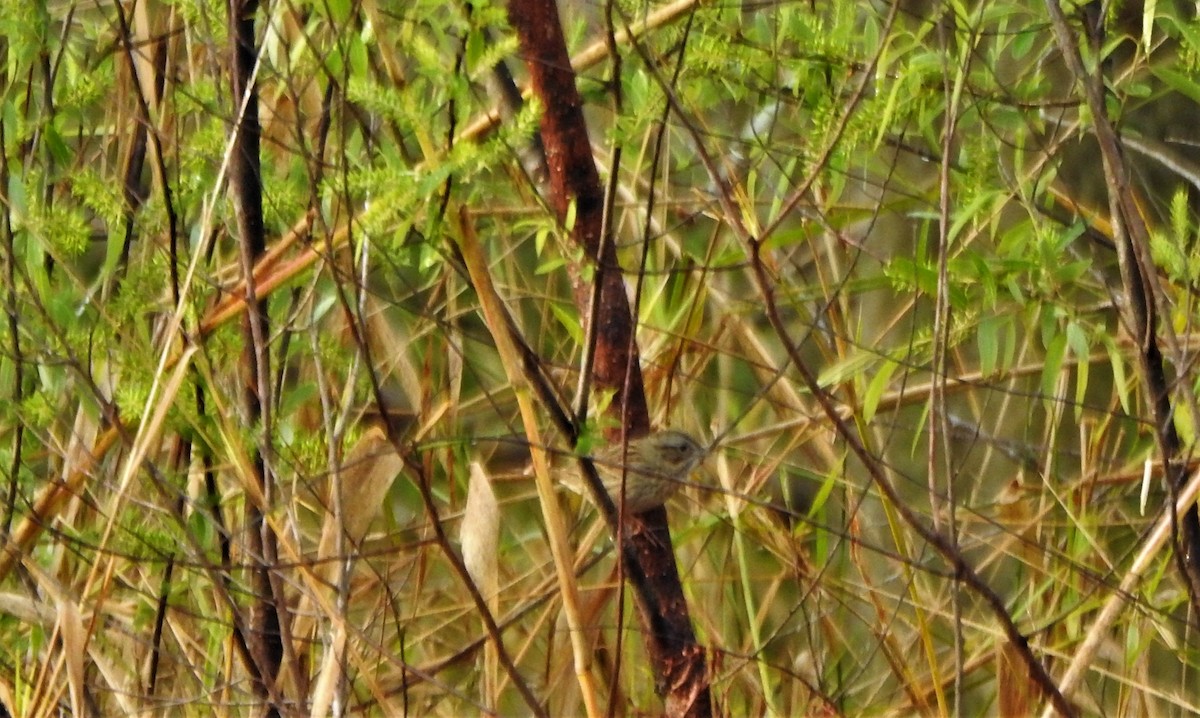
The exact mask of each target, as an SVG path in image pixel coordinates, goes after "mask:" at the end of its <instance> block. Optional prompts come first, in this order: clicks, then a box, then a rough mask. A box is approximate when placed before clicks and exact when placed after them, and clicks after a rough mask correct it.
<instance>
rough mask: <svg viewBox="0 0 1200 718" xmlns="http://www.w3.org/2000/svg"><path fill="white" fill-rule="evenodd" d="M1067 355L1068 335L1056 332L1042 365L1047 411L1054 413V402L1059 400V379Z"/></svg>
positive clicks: (1043, 393) (1044, 398) (1044, 399)
mask: <svg viewBox="0 0 1200 718" xmlns="http://www.w3.org/2000/svg"><path fill="white" fill-rule="evenodd" d="M1066 355H1067V335H1066V334H1056V335H1054V336H1053V337H1052V338H1051V339H1050V342H1049V344H1048V345H1047V347H1046V360H1045V365H1044V366H1043V367H1042V401H1043V403H1044V404H1045V406H1046V412H1047V413H1053V404H1054V402H1056V401H1058V400H1059V398H1060V397H1059V395H1058V393H1057V392H1058V379H1059V373H1060V372H1062V366H1063V361H1064V360H1065V359H1066Z"/></svg>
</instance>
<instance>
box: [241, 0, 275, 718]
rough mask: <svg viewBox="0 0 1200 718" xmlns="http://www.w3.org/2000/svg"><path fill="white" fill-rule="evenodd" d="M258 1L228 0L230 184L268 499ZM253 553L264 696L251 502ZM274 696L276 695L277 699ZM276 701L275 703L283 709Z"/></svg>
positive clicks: (265, 623)
mask: <svg viewBox="0 0 1200 718" xmlns="http://www.w3.org/2000/svg"><path fill="white" fill-rule="evenodd" d="M257 10H258V2H257V0H229V35H230V38H231V39H232V41H233V58H232V68H231V69H232V86H233V96H234V101H235V102H236V105H235V108H234V109H235V115H234V117H235V126H234V133H235V138H234V144H233V154H232V156H231V159H230V168H229V184H230V189H231V190H232V193H233V202H234V207H235V210H236V214H237V224H238V240H239V247H240V255H241V264H242V271H243V275H244V281H245V288H246V307H247V309H246V313H245V315H244V317H243V319H242V333H243V341H244V342H245V349H244V350H243V353H242V365H243V371H244V376H243V380H244V382H245V391H244V393H243V404H244V407H243V410H244V411H245V414H246V421H247V422H248V423H249V424H250V425H251V426H255V425H257V426H259V427H260V431H261V436H262V437H263V441H261V442H260V444H259V446H258V448H257V450H256V451H255V452H254V455H253V465H254V474H255V479H256V480H257V481H258V482H259V485H260V487H261V489H262V495H263V496H265V497H266V500H267V503H268V505H269V504H270V501H271V497H272V496H273V494H274V492H273V491H272V490H271V489H272V487H271V483H272V482H271V478H270V474H269V471H268V465H267V461H266V457H265V448H266V447H267V446H268V445H269V440H268V439H267V437H268V436H269V430H270V405H271V404H270V393H269V392H270V386H271V384H270V367H269V364H268V351H267V336H268V335H267V305H266V300H265V299H260V298H259V297H258V296H257V294H256V292H255V281H254V271H253V270H254V264H255V262H256V261H257V260H258V258H259V257H260V256H262V254H263V253H264V252H265V251H266V238H265V236H264V231H263V216H262V183H261V181H260V178H261V176H262V175H261V166H260V163H259V136H260V134H261V128H260V127H259V123H258V98H257V94H256V88H255V84H254V66H255V62H256V57H257V52H256V50H255V38H254V14H255V12H257ZM246 541H247V556H248V558H249V560H250V562H251V563H252V568H251V569H250V570H251V578H250V585H251V589H252V598H251V599H250V600H251V602H252V605H251V608H250V623H249V626H248V631H247V636H246V639H247V642H248V643H249V648H250V653H251V656H252V657H253V659H254V662H255V663H256V664H257V668H258V670H257V671H256V672H255V673H256V674H257V675H258V676H259V677H260V680H259V681H258V683H257V685H256V686H255V688H256V690H257V691H258V693H259V695H260V696H262V697H267V696H272V695H274V694H275V690H274V682H275V678H276V676H278V674H279V668H280V665H281V663H282V660H283V638H282V633H281V630H280V629H281V621H280V605H281V604H280V602H279V601H278V600H277V599H278V593H277V592H276V591H274V590H273V587H272V575H271V574H272V570H273V567H274V565H275V548H276V547H275V536H274V534H273V533H272V532H271V529H270V526H269V525H268V524H267V522H266V521H265V519H264V517H263V514H262V511H261V510H260V508H259V507H258V506H255V505H254V504H253V503H252V502H247V505H246ZM272 702H275V701H274V700H273V701H272ZM278 708H279V706H278V705H275V706H273V707H272V713H274V714H277V712H278Z"/></svg>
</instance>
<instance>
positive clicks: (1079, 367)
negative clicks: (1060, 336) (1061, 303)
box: [1067, 322, 1091, 421]
mask: <svg viewBox="0 0 1200 718" xmlns="http://www.w3.org/2000/svg"><path fill="white" fill-rule="evenodd" d="M1067 343H1068V345H1070V347H1071V353H1072V354H1074V355H1075V420H1076V421H1079V419H1080V418H1081V417H1082V416H1083V402H1084V399H1085V398H1086V397H1087V387H1088V370H1089V368H1090V367H1091V363H1090V362H1089V360H1088V359H1089V357H1090V356H1091V348H1090V347H1089V346H1088V338H1087V334H1085V333H1084V331H1083V329H1082V328H1081V327H1080V326H1079V325H1078V324H1077V323H1075V322H1070V323H1068V324H1067Z"/></svg>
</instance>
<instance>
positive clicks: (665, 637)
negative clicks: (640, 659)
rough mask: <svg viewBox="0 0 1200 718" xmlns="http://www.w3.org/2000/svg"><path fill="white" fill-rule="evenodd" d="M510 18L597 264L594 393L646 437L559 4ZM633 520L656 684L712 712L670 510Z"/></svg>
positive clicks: (642, 401)
mask: <svg viewBox="0 0 1200 718" xmlns="http://www.w3.org/2000/svg"><path fill="white" fill-rule="evenodd" d="M508 16H509V22H510V23H511V24H512V26H513V28H514V29H515V30H516V32H517V35H518V38H519V42H520V49H521V55H522V57H523V58H524V60H525V63H526V65H527V67H528V69H529V74H530V81H531V85H532V89H533V95H534V96H535V97H537V98H538V99H539V101H540V102H541V103H542V106H543V108H544V114H543V115H542V120H541V138H542V143H543V145H544V146H545V149H546V158H547V161H548V164H549V170H550V178H549V179H550V197H549V200H550V204H551V206H552V207H553V208H554V210H555V212H556V213H557V215H558V217H559V218H560V219H564V218H565V217H566V216H567V213H568V209H569V208H570V206H571V203H572V202H574V204H575V224H574V227H573V229H572V232H573V238H574V240H575V241H576V242H578V243H579V245H580V246H582V247H583V248H584V249H585V250H586V251H587V253H588V256H589V257H590V258H591V259H592V260H593V261H595V263H596V274H595V281H596V283H597V285H598V286H599V300H598V302H597V307H598V310H597V311H596V312H595V316H593V317H592V321H593V328H592V336H593V340H594V341H595V354H594V359H593V364H592V381H593V384H594V386H595V387H596V388H598V389H606V390H612V391H614V392H615V395H614V397H613V402H612V405H611V406H612V411H613V412H615V414H616V415H617V416H618V417H619V419H620V422H621V426H622V427H623V431H624V434H625V436H626V437H636V436H640V435H642V434H645V433H646V432H648V431H649V429H650V421H649V413H648V411H647V407H646V396H645V390H644V387H643V384H642V375H641V370H640V365H639V361H638V350H637V344H636V342H635V339H634V321H633V314H632V312H631V310H630V307H629V301H628V299H627V295H626V289H625V279H624V276H623V275H622V273H621V268H620V266H619V265H618V264H617V260H616V251H615V248H614V246H613V244H612V242H609V241H606V238H605V237H603V236H602V227H603V223H604V222H603V215H604V191H603V189H602V188H601V184H600V177H599V174H598V172H597V171H596V165H595V163H594V161H593V159H592V151H591V143H590V141H589V139H588V134H587V127H586V125H585V123H584V119H583V112H582V105H583V101H582V99H581V98H580V96H579V92H578V90H577V89H576V87H575V74H574V72H573V70H572V69H571V62H570V58H569V57H568V55H567V49H566V43H565V41H564V39H563V35H562V23H561V21H560V20H559V16H558V10H557V8H556V6H555V4H554V2H553V0H510V2H509V5H508ZM586 294H587V293H586V292H579V293H577V297H576V299H577V302H578V303H579V305H580V307H581V311H585V312H586V311H590V307H591V300H590V297H589V296H586ZM618 433H620V432H619V431H618ZM634 522H635V523H638V524H640V526H639V527H638V528H637V529H635V530H631V531H629V532H621V533H623V534H627V536H626V537H625V538H623V539H622V556H623V560H624V561H625V566H626V576H627V577H628V578H629V580H630V583H631V584H633V588H634V591H633V594H634V597H635V602H636V604H637V606H638V617H639V620H640V621H641V628H642V636H643V637H644V640H645V642H646V651H647V653H648V654H649V656H650V660H651V663H652V664H653V669H654V674H655V677H656V689H657V691H658V693H659V695H661V696H662V697H663V699H664V702H665V706H664V712H665V713H666V715H670V716H685V715H686V716H702V715H711V714H712V698H711V695H710V692H709V683H708V672H707V668H706V658H705V652H704V649H703V647H702V646H700V645H699V644H698V643H697V642H696V636H695V633H694V631H693V630H692V623H691V617H690V616H689V614H688V606H687V601H686V599H685V598H684V595H683V588H682V586H681V584H680V581H679V573H678V570H677V568H676V566H675V556H674V554H673V553H672V551H671V536H670V531H669V529H668V527H667V515H666V511H665V510H664V509H663V508H662V507H659V508H657V509H654V510H652V511H649V512H646V513H645V514H642V515H640V516H637V517H636V518H635V519H634Z"/></svg>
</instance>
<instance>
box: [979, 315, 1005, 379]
mask: <svg viewBox="0 0 1200 718" xmlns="http://www.w3.org/2000/svg"><path fill="white" fill-rule="evenodd" d="M1002 321H1003V320H1002V319H1001V317H998V316H996V315H994V314H989V315H987V316H985V317H983V318H982V319H980V320H979V328H978V329H977V330H976V334H975V341H976V344H977V345H978V347H979V372H980V373H981V374H982V375H983V376H985V377H986V376H991V375H992V374H994V373H995V372H996V363H997V361H998V359H999V357H1000V323H1001V322H1002Z"/></svg>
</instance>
